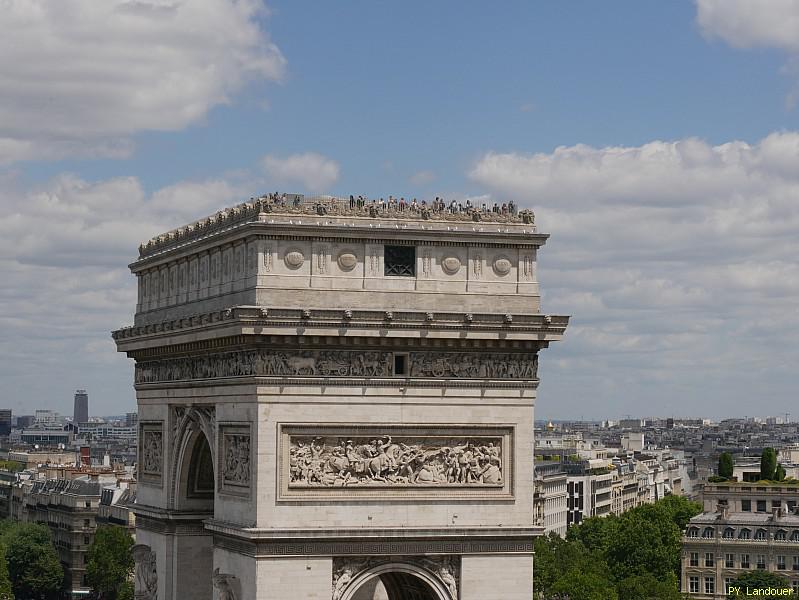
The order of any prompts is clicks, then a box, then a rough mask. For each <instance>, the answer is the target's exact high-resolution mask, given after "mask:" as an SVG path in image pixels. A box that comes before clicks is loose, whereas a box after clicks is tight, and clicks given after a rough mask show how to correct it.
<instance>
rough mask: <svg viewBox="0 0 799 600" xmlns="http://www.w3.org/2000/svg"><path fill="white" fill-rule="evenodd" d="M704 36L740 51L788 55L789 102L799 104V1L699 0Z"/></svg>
mask: <svg viewBox="0 0 799 600" xmlns="http://www.w3.org/2000/svg"><path fill="white" fill-rule="evenodd" d="M696 5H697V14H696V20H697V23H698V24H699V26H700V28H701V29H702V33H703V34H704V35H705V36H706V37H708V38H710V39H714V38H718V39H721V40H724V41H725V42H727V43H728V44H730V45H731V46H734V47H736V48H753V47H766V48H778V49H780V50H783V51H785V52H786V53H788V56H789V60H788V62H787V64H786V65H785V67H784V68H783V72H784V73H785V74H786V75H787V76H789V77H791V78H792V79H793V81H794V84H793V88H792V89H791V91H790V92H789V93H788V94H787V96H786V98H785V105H786V108H788V109H793V108H795V106H796V104H797V102H799V0H696Z"/></svg>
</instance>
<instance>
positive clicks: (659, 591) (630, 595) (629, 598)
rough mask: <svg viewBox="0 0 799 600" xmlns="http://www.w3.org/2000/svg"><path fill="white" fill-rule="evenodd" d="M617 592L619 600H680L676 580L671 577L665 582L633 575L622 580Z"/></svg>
mask: <svg viewBox="0 0 799 600" xmlns="http://www.w3.org/2000/svg"><path fill="white" fill-rule="evenodd" d="M616 589H617V591H618V594H619V600H682V598H683V595H682V594H681V593H680V591H679V589H678V587H677V578H676V577H675V576H674V575H672V576H671V577H669V578H667V579H666V581H661V580H659V579H656V578H655V577H654V576H653V575H633V576H632V577H627V578H625V579H622V580H621V581H620V582H619V584H618V586H617V588H616Z"/></svg>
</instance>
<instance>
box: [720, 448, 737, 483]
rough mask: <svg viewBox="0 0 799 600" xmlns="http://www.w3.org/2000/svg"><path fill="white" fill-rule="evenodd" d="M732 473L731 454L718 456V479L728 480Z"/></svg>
mask: <svg viewBox="0 0 799 600" xmlns="http://www.w3.org/2000/svg"><path fill="white" fill-rule="evenodd" d="M732 473H733V462H732V454H730V453H729V452H722V453H721V456H719V468H718V474H719V477H725V478H727V479H729V478H730V477H732Z"/></svg>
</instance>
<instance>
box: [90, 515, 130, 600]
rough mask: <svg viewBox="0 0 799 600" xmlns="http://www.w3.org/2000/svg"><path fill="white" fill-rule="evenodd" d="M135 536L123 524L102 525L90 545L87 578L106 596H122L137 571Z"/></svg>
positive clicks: (114, 599) (99, 594)
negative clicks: (133, 551) (133, 549)
mask: <svg viewBox="0 0 799 600" xmlns="http://www.w3.org/2000/svg"><path fill="white" fill-rule="evenodd" d="M132 547H133V538H132V537H131V536H130V534H129V533H128V532H127V531H126V530H125V529H123V528H121V527H114V526H103V527H98V528H97V532H96V533H95V534H94V542H92V545H91V546H90V547H89V552H88V555H87V559H88V560H87V563H86V578H87V579H88V582H89V585H90V586H91V588H92V589H93V590H94V591H95V592H96V593H97V597H98V598H99V599H102V600H118V598H119V596H120V593H119V592H120V590H121V588H122V586H123V584H124V583H125V582H127V581H128V580H129V579H130V576H131V575H132V574H133V566H134V565H133V554H132V553H131V548H132Z"/></svg>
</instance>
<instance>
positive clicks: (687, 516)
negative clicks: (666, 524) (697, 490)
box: [633, 495, 702, 531]
mask: <svg viewBox="0 0 799 600" xmlns="http://www.w3.org/2000/svg"><path fill="white" fill-rule="evenodd" d="M639 509H640V510H642V511H644V514H646V512H647V511H650V510H655V511H663V514H665V515H666V517H667V518H668V519H670V520H671V522H672V523H674V524H675V525H676V526H677V527H678V528H679V530H680V531H682V530H683V529H685V526H686V525H688V521H690V520H691V518H693V517H695V516H696V515H698V514H700V513H701V512H702V505H701V504H700V503H699V502H693V501H692V500H688V499H687V498H683V497H682V496H673V495H672V496H666V497H665V498H663V499H662V500H658V501H657V502H655V503H654V504H646V505H644V506H641V507H638V508H634V509H633V510H639Z"/></svg>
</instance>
